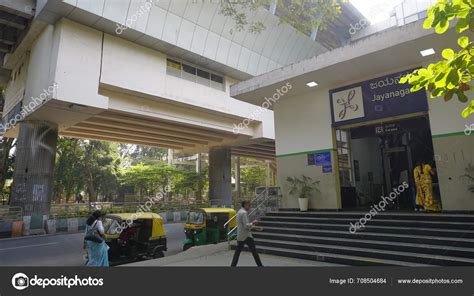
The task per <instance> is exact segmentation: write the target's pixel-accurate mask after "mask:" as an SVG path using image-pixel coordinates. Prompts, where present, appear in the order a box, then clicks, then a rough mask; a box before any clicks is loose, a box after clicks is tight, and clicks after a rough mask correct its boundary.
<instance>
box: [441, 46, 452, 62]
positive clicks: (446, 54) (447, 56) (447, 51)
mask: <svg viewBox="0 0 474 296" xmlns="http://www.w3.org/2000/svg"><path fill="white" fill-rule="evenodd" d="M441 55H442V56H443V58H445V59H447V60H452V59H453V58H454V50H452V49H451V48H446V49H445V50H443V52H442V53H441Z"/></svg>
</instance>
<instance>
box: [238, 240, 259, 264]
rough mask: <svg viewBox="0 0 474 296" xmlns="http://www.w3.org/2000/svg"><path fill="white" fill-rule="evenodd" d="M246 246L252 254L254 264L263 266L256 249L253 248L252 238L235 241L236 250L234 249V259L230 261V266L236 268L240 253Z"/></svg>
mask: <svg viewBox="0 0 474 296" xmlns="http://www.w3.org/2000/svg"><path fill="white" fill-rule="evenodd" d="M245 244H247V246H248V247H249V249H250V251H251V252H252V255H253V259H255V263H257V266H263V264H262V261H260V256H258V253H257V249H256V248H255V242H254V241H253V238H251V237H247V239H245V240H244V241H237V249H235V253H234V259H232V264H231V265H230V266H237V262H238V261H239V257H240V252H242V250H243V249H244V245H245Z"/></svg>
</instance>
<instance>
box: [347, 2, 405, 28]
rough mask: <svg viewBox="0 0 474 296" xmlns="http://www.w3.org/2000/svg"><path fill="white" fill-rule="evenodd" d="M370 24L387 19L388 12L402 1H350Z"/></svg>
mask: <svg viewBox="0 0 474 296" xmlns="http://www.w3.org/2000/svg"><path fill="white" fill-rule="evenodd" d="M349 2H351V3H352V5H354V6H355V7H356V8H357V9H358V10H359V11H360V12H361V13H362V14H363V15H364V16H365V17H366V18H367V19H368V20H369V21H370V22H371V23H372V24H375V23H378V22H380V21H383V20H385V19H388V18H389V15H390V12H391V11H392V10H393V9H394V8H395V6H397V5H398V4H400V3H402V2H403V0H350V1H349Z"/></svg>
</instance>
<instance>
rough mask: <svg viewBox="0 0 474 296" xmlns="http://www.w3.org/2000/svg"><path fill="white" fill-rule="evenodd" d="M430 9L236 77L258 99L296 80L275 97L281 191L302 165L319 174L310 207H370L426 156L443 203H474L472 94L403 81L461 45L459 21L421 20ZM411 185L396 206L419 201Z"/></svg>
mask: <svg viewBox="0 0 474 296" xmlns="http://www.w3.org/2000/svg"><path fill="white" fill-rule="evenodd" d="M425 2H426V1H425ZM425 16H426V13H425V12H423V11H421V10H420V11H418V12H417V11H416V10H414V13H413V14H412V15H405V16H403V17H401V16H400V15H399V14H398V10H397V14H396V15H395V16H394V20H393V22H392V24H391V25H388V26H387V27H382V28H377V27H375V28H374V27H369V28H367V29H366V30H364V31H362V32H360V34H359V36H354V38H353V40H352V42H351V43H350V44H348V45H346V46H343V47H340V48H337V49H334V50H331V51H329V52H326V53H323V54H321V55H318V56H316V57H312V58H310V59H306V60H303V61H300V62H297V63H294V64H292V65H290V66H286V67H282V68H280V69H277V70H273V71H271V72H269V73H266V74H263V75H260V76H258V77H255V78H252V79H250V80H247V81H244V82H240V83H238V84H236V85H233V86H232V87H231V95H232V96H233V97H235V98H238V99H240V100H242V101H245V102H250V103H253V104H256V105H260V104H262V102H263V100H264V98H270V97H272V96H273V95H274V93H275V92H276V89H278V88H279V87H281V86H282V85H285V84H286V83H290V84H291V85H292V86H293V88H292V90H291V91H289V92H288V93H287V94H286V95H285V96H284V97H282V98H280V99H278V101H276V102H275V104H273V106H274V108H273V110H274V115H275V141H276V155H277V167H278V179H279V182H280V186H282V188H283V192H285V191H287V188H288V183H287V182H286V178H287V177H294V176H301V175H305V176H309V177H311V178H312V179H313V180H319V181H320V182H321V183H320V186H319V188H320V192H319V193H316V194H314V196H313V197H312V198H311V199H310V201H309V203H310V208H313V209H356V208H364V207H366V208H368V206H370V205H372V204H375V203H376V202H378V201H379V200H380V198H381V196H388V195H389V193H390V192H392V191H393V188H397V186H398V185H399V184H401V183H402V181H403V180H409V179H407V176H408V177H409V176H411V175H412V172H413V168H414V164H415V163H416V161H428V162H430V163H432V165H433V166H434V167H435V168H436V171H437V175H436V177H434V179H433V182H434V190H435V192H436V193H437V194H438V195H440V197H441V202H442V207H443V210H447V211H465V210H471V211H472V210H474V193H472V192H470V191H469V190H468V187H469V186H470V185H472V184H471V183H470V180H469V178H466V176H465V175H466V174H467V171H466V170H467V168H468V166H469V165H472V164H473V163H474V136H472V135H471V133H468V132H465V131H466V128H467V127H469V126H470V125H471V124H472V123H473V122H474V118H473V117H472V116H471V117H470V118H467V119H463V118H462V117H461V111H462V110H463V109H464V108H465V104H463V103H460V102H459V101H457V100H456V99H453V100H451V101H449V102H444V100H443V98H436V99H431V98H429V94H427V93H426V91H424V90H422V91H419V92H416V93H411V92H410V90H409V89H410V85H407V84H406V85H401V84H399V83H398V80H399V78H400V77H401V76H403V75H404V74H405V73H410V72H411V71H412V70H413V69H416V68H418V67H426V66H428V65H429V64H430V63H432V62H435V61H438V60H440V59H442V57H441V52H442V50H443V49H444V48H448V47H450V48H454V47H456V46H457V38H458V35H457V34H456V33H455V32H454V29H451V30H449V31H448V32H447V33H446V34H444V35H437V34H435V33H434V32H433V31H432V30H424V29H423V28H422V24H423V19H424V17H425ZM389 22H390V21H389ZM358 37H359V38H358ZM424 50H430V51H432V50H434V52H435V54H433V55H429V56H424V55H422V54H421V53H422V52H423V54H425V52H424ZM470 93H471V95H469V93H468V96H469V97H470V96H472V92H470ZM407 174H408V175H407ZM410 184H411V185H410V186H411V187H412V188H411V189H413V183H412V182H411V183H410ZM285 188H286V189H285ZM410 194H411V192H410V191H408V192H406V193H405V194H403V196H401V197H399V198H398V201H397V203H398V204H397V208H399V209H404V208H406V209H409V208H412V202H411V200H410ZM283 207H284V208H298V201H297V198H295V197H292V196H289V195H285V196H284V202H283Z"/></svg>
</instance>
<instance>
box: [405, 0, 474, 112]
mask: <svg viewBox="0 0 474 296" xmlns="http://www.w3.org/2000/svg"><path fill="white" fill-rule="evenodd" d="M473 8H474V0H438V2H437V3H436V4H435V5H433V6H431V7H430V8H429V9H428V13H427V18H426V20H425V21H424V23H423V28H424V29H431V28H434V30H435V32H436V33H437V34H444V33H445V32H446V31H447V30H448V29H449V26H450V22H451V21H456V28H455V29H456V32H457V33H459V34H461V33H464V32H465V31H467V30H469V31H471V32H473V31H474V12H473ZM457 43H458V45H459V47H460V50H459V51H458V52H455V51H454V50H453V49H451V48H446V49H444V50H443V52H442V56H443V58H444V59H443V60H441V61H439V62H437V63H433V64H430V65H429V66H428V68H421V69H417V70H415V71H414V72H413V73H411V74H408V75H406V76H405V77H403V78H402V79H401V80H400V83H402V84H403V83H406V82H408V83H410V84H411V85H412V87H411V91H412V92H415V91H419V90H421V89H426V90H427V91H428V92H430V93H431V98H436V97H439V96H444V100H445V101H446V102H447V101H449V100H451V99H452V98H453V96H454V95H456V96H457V98H458V100H459V101H461V102H463V103H467V107H466V108H465V109H464V110H463V111H462V112H461V115H462V117H464V118H466V117H468V116H469V115H470V114H472V113H474V100H472V99H471V102H470V103H468V101H469V99H468V97H467V95H466V94H465V92H467V91H469V90H471V86H470V83H471V81H472V76H473V73H474V64H473V59H472V57H473V54H474V44H473V42H472V41H471V40H470V39H469V37H467V36H460V37H459V39H458V42H457Z"/></svg>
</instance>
